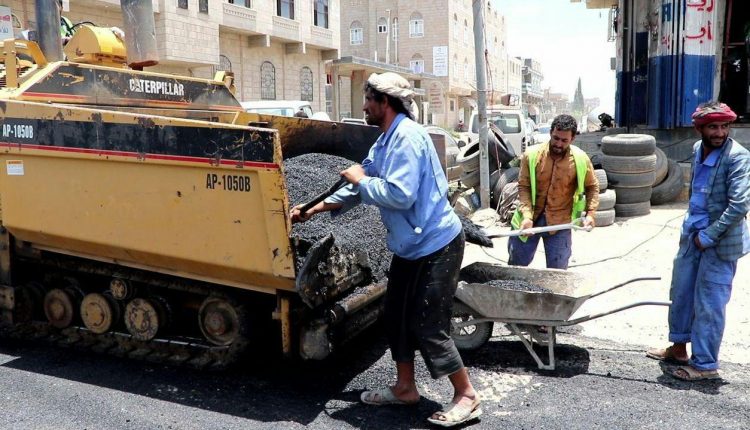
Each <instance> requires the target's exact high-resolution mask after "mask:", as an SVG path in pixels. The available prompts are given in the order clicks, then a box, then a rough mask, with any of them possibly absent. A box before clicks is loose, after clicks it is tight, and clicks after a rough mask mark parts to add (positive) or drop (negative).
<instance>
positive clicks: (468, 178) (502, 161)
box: [456, 132, 516, 188]
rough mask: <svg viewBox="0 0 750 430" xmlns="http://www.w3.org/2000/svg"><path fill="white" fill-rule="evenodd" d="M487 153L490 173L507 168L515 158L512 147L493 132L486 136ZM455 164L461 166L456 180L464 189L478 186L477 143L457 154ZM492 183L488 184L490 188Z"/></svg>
mask: <svg viewBox="0 0 750 430" xmlns="http://www.w3.org/2000/svg"><path fill="white" fill-rule="evenodd" d="M487 152H488V153H489V154H488V155H489V161H490V163H489V165H490V172H494V171H496V170H499V169H500V167H508V163H509V162H510V161H511V160H512V159H513V158H515V156H516V154H515V153H514V152H513V149H512V147H511V146H510V145H509V144H508V143H507V142H505V141H504V140H503V139H502V137H501V136H498V135H497V134H496V133H495V132H492V133H488V135H487ZM456 162H457V163H458V164H459V165H460V166H461V171H462V172H463V173H462V174H461V177H460V178H459V179H458V180H459V181H460V182H461V184H462V185H463V186H464V187H466V188H474V187H477V186H479V181H480V179H479V142H474V143H472V144H470V145H468V146H467V147H466V148H464V150H463V152H461V153H460V154H458V157H456ZM492 186H493V183H490V187H492Z"/></svg>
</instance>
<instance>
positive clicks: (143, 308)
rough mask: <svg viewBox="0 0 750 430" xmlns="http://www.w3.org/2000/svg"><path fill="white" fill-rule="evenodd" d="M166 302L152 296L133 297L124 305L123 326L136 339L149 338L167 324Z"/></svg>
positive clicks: (144, 339) (145, 339)
mask: <svg viewBox="0 0 750 430" xmlns="http://www.w3.org/2000/svg"><path fill="white" fill-rule="evenodd" d="M168 321H169V315H168V308H167V306H166V302H164V300H163V299H160V298H156V297H152V298H149V299H144V298H135V299H133V300H131V301H130V302H129V303H128V305H127V306H126V307H125V327H126V328H127V329H128V332H129V333H130V334H131V335H133V337H134V338H136V339H137V340H143V341H147V340H151V339H153V338H155V337H156V335H157V333H159V331H160V330H163V329H164V328H166V326H167V325H168Z"/></svg>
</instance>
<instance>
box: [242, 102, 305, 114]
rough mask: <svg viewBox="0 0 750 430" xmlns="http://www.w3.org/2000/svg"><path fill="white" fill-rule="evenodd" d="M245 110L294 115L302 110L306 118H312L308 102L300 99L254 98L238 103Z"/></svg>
mask: <svg viewBox="0 0 750 430" xmlns="http://www.w3.org/2000/svg"><path fill="white" fill-rule="evenodd" d="M240 104H241V105H242V108H243V109H245V111H246V112H255V113H262V114H267V115H279V116H294V114H295V113H297V112H298V111H302V112H304V113H305V115H307V117H308V118H312V116H313V109H312V106H311V105H310V102H305V101H301V100H256V101H251V102H242V103H240Z"/></svg>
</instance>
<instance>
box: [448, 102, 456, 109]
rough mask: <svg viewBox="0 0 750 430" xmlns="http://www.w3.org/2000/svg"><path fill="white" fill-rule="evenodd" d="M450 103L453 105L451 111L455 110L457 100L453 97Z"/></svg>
mask: <svg viewBox="0 0 750 430" xmlns="http://www.w3.org/2000/svg"><path fill="white" fill-rule="evenodd" d="M449 104H450V107H451V112H453V111H455V110H456V101H455V100H453V99H451V100H450V103H449Z"/></svg>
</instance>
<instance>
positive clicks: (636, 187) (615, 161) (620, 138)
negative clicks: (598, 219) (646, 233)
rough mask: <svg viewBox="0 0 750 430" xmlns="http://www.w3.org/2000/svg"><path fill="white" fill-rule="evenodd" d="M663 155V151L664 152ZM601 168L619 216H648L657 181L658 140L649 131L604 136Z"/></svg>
mask: <svg viewBox="0 0 750 430" xmlns="http://www.w3.org/2000/svg"><path fill="white" fill-rule="evenodd" d="M662 154H663V153H662ZM601 163H602V168H603V169H604V170H605V171H606V172H607V181H608V184H609V186H610V187H612V188H613V189H614V191H615V206H614V209H615V214H616V216H618V217H634V216H642V215H648V214H649V213H650V212H651V193H652V191H653V185H654V183H655V182H656V164H657V155H656V140H655V139H654V137H653V136H649V135H646V134H616V135H612V136H605V137H604V138H602V156H601Z"/></svg>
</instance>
